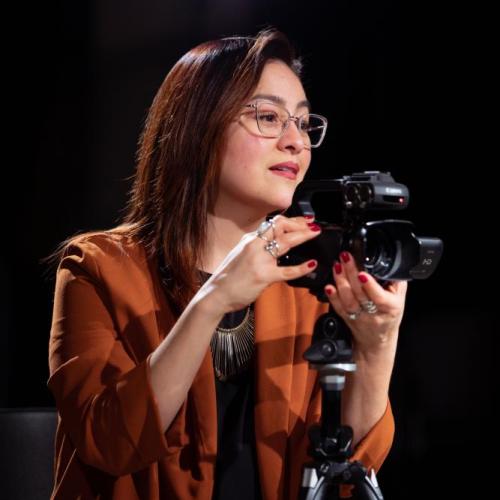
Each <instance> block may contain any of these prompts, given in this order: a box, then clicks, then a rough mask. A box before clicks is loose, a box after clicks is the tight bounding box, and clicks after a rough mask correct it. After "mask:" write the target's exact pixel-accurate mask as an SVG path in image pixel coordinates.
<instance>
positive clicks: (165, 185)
mask: <svg viewBox="0 0 500 500" xmlns="http://www.w3.org/2000/svg"><path fill="white" fill-rule="evenodd" d="M270 59H279V60H282V61H283V62H285V63H286V64H287V65H288V66H289V67H290V68H291V69H292V70H293V71H294V72H295V74H297V76H300V72H301V63H300V61H299V60H298V59H296V58H295V52H294V49H293V47H292V46H291V44H290V42H289V41H288V40H287V38H286V37H285V36H284V35H283V34H282V33H280V32H278V31H276V30H274V29H266V30H264V31H261V32H260V33H258V35H257V36H256V37H252V38H251V37H231V38H223V39H220V40H215V41H210V42H206V43H203V44H201V45H198V46H197V47H195V48H193V49H192V50H190V51H189V52H188V53H187V54H185V55H184V56H183V57H182V58H181V59H180V60H179V61H178V62H177V63H176V64H175V66H174V67H173V68H172V70H171V71H170V72H169V73H168V75H167V77H166V78H165V80H164V82H163V84H162V85H161V87H160V89H159V91H158V93H157V94H156V97H155V99H154V101H153V104H152V106H151V108H150V111H149V114H148V117H147V120H146V124H145V128H144V131H143V134H142V136H141V141H140V146H139V151H138V163H137V172H136V175H135V180H134V184H133V188H132V190H131V196H130V200H129V203H128V212H127V214H126V216H125V220H124V222H125V223H127V224H130V225H131V232H132V234H133V235H135V236H137V237H138V239H139V241H141V242H142V243H143V244H144V245H145V247H146V248H147V251H148V253H149V254H150V255H158V254H160V255H161V254H162V255H163V259H164V263H165V264H166V266H167V267H168V272H169V275H170V277H171V285H170V286H169V287H168V288H167V294H169V295H170V297H169V298H170V299H171V301H172V302H173V303H174V304H175V305H177V306H178V307H180V308H181V309H182V308H184V307H185V306H186V305H187V303H188V302H189V300H191V298H192V296H193V295H194V293H196V289H197V287H198V286H199V277H198V274H197V272H196V266H197V265H199V262H200V258H201V257H202V255H203V251H204V245H205V242H206V231H207V214H208V212H209V211H210V210H212V209H213V207H214V204H215V200H216V197H217V189H218V185H219V175H220V164H221V161H220V160H221V153H222V151H223V148H224V144H223V132H224V131H225V130H226V128H227V127H228V125H229V123H230V121H231V120H232V119H233V118H234V117H235V116H236V115H237V113H238V111H239V110H240V108H241V105H242V104H243V103H244V101H245V99H248V97H249V96H250V94H251V92H252V91H253V90H254V89H255V87H256V86H257V84H258V81H259V79H260V76H261V73H262V70H263V68H264V65H265V64H266V62H267V61H269V60H270Z"/></svg>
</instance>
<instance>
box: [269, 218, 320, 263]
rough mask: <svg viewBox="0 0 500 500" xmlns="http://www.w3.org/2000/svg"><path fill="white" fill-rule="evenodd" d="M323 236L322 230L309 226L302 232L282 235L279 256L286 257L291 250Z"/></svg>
mask: <svg viewBox="0 0 500 500" xmlns="http://www.w3.org/2000/svg"><path fill="white" fill-rule="evenodd" d="M320 234H321V228H320V227H319V226H317V225H312V226H307V227H306V228H305V229H303V230H301V231H295V232H293V233H285V234H282V235H281V236H280V237H279V239H278V244H279V246H280V250H279V255H280V256H281V255H285V254H286V253H287V252H288V251H289V250H290V249H291V248H293V247H296V246H297V245H300V244H301V243H304V242H306V241H308V240H312V239H313V238H316V237H317V236H319V235H320Z"/></svg>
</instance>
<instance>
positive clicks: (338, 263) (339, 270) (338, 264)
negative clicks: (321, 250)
mask: <svg viewBox="0 0 500 500" xmlns="http://www.w3.org/2000/svg"><path fill="white" fill-rule="evenodd" d="M334 267H335V272H336V273H337V274H340V273H341V272H342V266H341V264H340V262H335V266H334Z"/></svg>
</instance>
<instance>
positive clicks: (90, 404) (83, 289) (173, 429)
mask: <svg viewBox="0 0 500 500" xmlns="http://www.w3.org/2000/svg"><path fill="white" fill-rule="evenodd" d="M156 265H157V263H156V262H155V261H154V259H147V258H146V254H145V251H144V249H143V248H142V247H141V246H140V245H138V244H137V243H135V242H134V241H132V240H131V239H130V238H128V237H125V236H123V235H119V234H117V233H114V232H105V233H104V232H103V233H98V234H95V233H94V234H92V235H86V236H81V237H79V238H77V239H76V240H75V241H74V243H73V244H72V245H71V246H70V247H69V251H68V252H67V254H66V256H65V257H64V258H63V259H62V261H61V263H60V266H59V269H58V272H57V281H56V291H55V300H54V314H53V322H52V329H51V337H50V347H49V364H50V378H49V381H48V385H49V388H50V390H51V391H52V393H53V395H54V397H55V400H56V405H57V408H58V412H59V423H58V428H57V434H56V444H55V447H56V457H55V486H54V490H53V494H52V498H53V499H64V500H68V499H76V498H78V499H94V498H111V499H120V500H132V499H149V500H153V499H160V498H161V499H190V498H195V499H200V500H210V499H211V497H212V489H213V484H214V468H215V461H216V455H217V413H216V412H217V406H216V391H215V381H214V372H213V367H212V359H211V353H210V348H209V349H208V350H207V353H206V355H205V358H204V360H203V362H202V364H201V366H200V369H199V371H198V373H197V375H196V377H195V379H194V382H193V385H192V387H191V389H190V391H189V393H188V396H187V398H186V401H185V402H184V404H183V406H182V407H181V409H180V410H179V412H178V414H177V416H176V418H175V420H174V421H173V423H172V424H171V425H170V427H169V429H168V430H167V431H166V432H163V431H162V428H161V426H160V420H159V415H158V409H157V403H156V401H155V398H154V395H153V392H152V389H151V385H150V375H149V365H148V357H149V355H150V354H151V353H152V352H153V350H154V349H155V348H156V347H157V346H158V345H159V344H160V342H161V341H162V339H163V338H165V336H166V335H168V333H169V331H170V329H171V328H172V326H173V325H174V323H175V321H176V318H175V317H174V316H173V315H172V313H171V311H170V309H169V306H168V304H167V301H166V299H165V297H164V294H163V291H162V289H161V286H162V285H161V283H160V281H159V276H158V274H157V270H156V269H157V268H156ZM326 310H327V305H326V304H323V303H320V302H318V301H317V300H316V298H315V297H313V296H312V295H311V294H309V292H308V290H307V289H304V288H293V287H290V286H288V285H287V284H286V283H275V284H273V285H271V286H269V287H268V288H267V289H266V290H265V291H264V292H263V293H262V294H261V295H260V296H259V298H258V299H257V300H256V303H255V344H256V353H255V356H256V370H255V409H254V412H255V413H254V415H255V437H256V446H257V459H258V470H259V476H260V482H261V488H262V495H263V498H264V500H276V499H280V500H281V499H294V498H297V494H298V490H299V484H300V481H301V477H302V465H303V463H304V462H305V461H307V460H308V456H307V452H306V450H307V444H308V437H307V428H308V426H310V425H311V424H312V423H315V422H317V421H318V420H319V416H320V412H321V392H320V390H319V386H318V384H317V372H316V371H315V370H310V369H309V368H308V364H307V363H306V362H305V360H304V359H303V357H302V354H303V352H304V350H305V349H306V348H307V347H308V346H309V345H310V342H311V334H312V331H313V326H314V322H315V320H316V318H317V317H318V316H319V315H320V314H322V313H323V312H325V311H326ZM172 376H173V377H175V373H173V374H172ZM393 433H394V422H393V417H392V413H391V410H390V405H389V404H388V406H387V410H386V412H385V414H384V416H383V417H382V418H381V420H380V421H379V422H378V423H377V424H376V425H375V426H374V428H373V429H371V431H370V432H369V433H368V435H367V436H365V437H364V439H363V440H362V441H361V442H360V443H359V444H358V446H357V447H356V450H355V455H354V457H353V460H355V459H356V460H361V461H362V462H363V463H364V465H365V466H366V467H374V468H375V469H376V470H378V468H379V467H380V465H381V464H382V462H383V460H384V458H385V457H386V455H387V453H388V451H389V448H390V446H391V443H392V438H393Z"/></svg>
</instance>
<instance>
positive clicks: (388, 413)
mask: <svg viewBox="0 0 500 500" xmlns="http://www.w3.org/2000/svg"><path fill="white" fill-rule="evenodd" d="M320 418H321V388H320V385H319V381H317V382H316V384H315V386H314V390H313V394H312V397H311V404H310V405H309V409H308V414H307V427H309V426H310V425H312V424H315V423H318V422H319V421H320ZM394 428H395V426H394V417H393V414H392V410H391V404H390V402H389V400H388V401H387V407H386V410H385V413H384V414H383V415H382V417H381V418H380V420H379V421H378V422H377V423H376V424H375V425H374V426H373V427H372V428H371V429H370V431H369V432H368V433H367V434H366V436H364V437H363V438H362V439H361V441H359V442H358V444H357V445H356V446H355V448H354V450H353V455H352V457H351V458H350V459H349V460H350V461H351V462H354V461H356V460H359V461H360V462H361V463H362V464H363V465H364V467H366V469H367V470H368V471H370V470H371V469H375V471H376V472H378V471H379V469H380V467H381V466H382V464H383V462H384V460H385V458H386V457H387V455H388V454H389V451H390V449H391V446H392V441H393V438H394Z"/></svg>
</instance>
